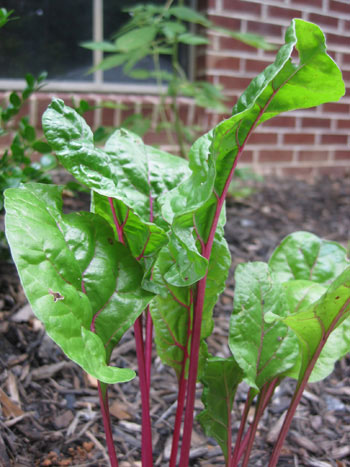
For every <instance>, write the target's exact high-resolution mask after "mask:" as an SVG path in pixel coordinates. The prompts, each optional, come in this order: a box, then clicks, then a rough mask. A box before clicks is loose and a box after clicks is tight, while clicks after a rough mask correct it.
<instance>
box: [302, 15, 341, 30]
mask: <svg viewBox="0 0 350 467" xmlns="http://www.w3.org/2000/svg"><path fill="white" fill-rule="evenodd" d="M309 20H310V21H311V22H313V23H316V24H317V25H318V26H321V27H322V26H331V27H333V28H337V27H338V22H339V20H338V18H334V17H332V15H327V16H326V15H317V14H316V13H311V14H310V15H309Z"/></svg>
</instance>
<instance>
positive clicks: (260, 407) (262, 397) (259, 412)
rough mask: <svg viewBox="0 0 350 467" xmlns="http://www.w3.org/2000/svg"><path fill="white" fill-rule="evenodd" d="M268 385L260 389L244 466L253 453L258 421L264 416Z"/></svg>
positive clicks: (243, 466)
mask: <svg viewBox="0 0 350 467" xmlns="http://www.w3.org/2000/svg"><path fill="white" fill-rule="evenodd" d="M268 387H269V386H268V384H264V386H263V387H262V388H261V391H260V394H259V399H258V403H257V406H256V408H255V414H254V420H253V423H252V425H251V427H250V430H249V436H248V443H247V446H246V449H245V455H244V460H243V464H242V467H247V466H248V462H249V457H250V453H251V450H252V447H253V443H254V438H255V434H256V430H257V428H258V423H259V420H260V418H261V416H262V414H263V412H264V400H265V396H266V393H267V390H268Z"/></svg>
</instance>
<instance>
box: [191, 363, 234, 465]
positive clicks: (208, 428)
mask: <svg viewBox="0 0 350 467" xmlns="http://www.w3.org/2000/svg"><path fill="white" fill-rule="evenodd" d="M241 381H242V371H241V369H240V368H239V366H238V365H237V363H236V362H235V360H234V359H233V358H232V357H231V358H227V359H224V358H219V357H210V358H209V359H208V360H207V362H206V365H205V368H204V373H203V375H202V383H203V385H204V389H203V394H202V401H203V404H204V407H205V408H204V410H203V411H202V412H201V413H200V414H199V415H198V417H197V418H198V420H199V422H200V424H201V426H202V428H203V430H204V432H205V434H206V435H207V436H211V437H213V438H214V439H215V440H216V441H217V442H218V444H219V445H220V447H221V449H222V451H223V453H224V456H225V459H226V461H227V460H228V457H229V452H231V439H230V438H229V437H228V433H229V432H230V430H231V423H230V416H231V411H232V404H233V399H234V396H235V393H236V389H237V386H238V384H239V383H240V382H241Z"/></svg>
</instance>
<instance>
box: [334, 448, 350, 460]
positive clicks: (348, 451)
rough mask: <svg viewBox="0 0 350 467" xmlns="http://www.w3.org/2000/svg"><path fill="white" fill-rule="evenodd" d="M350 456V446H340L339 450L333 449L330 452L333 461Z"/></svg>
mask: <svg viewBox="0 0 350 467" xmlns="http://www.w3.org/2000/svg"><path fill="white" fill-rule="evenodd" d="M349 455H350V446H349V445H346V446H340V447H339V448H335V449H333V450H332V457H333V458H334V459H343V458H344V457H347V456H349Z"/></svg>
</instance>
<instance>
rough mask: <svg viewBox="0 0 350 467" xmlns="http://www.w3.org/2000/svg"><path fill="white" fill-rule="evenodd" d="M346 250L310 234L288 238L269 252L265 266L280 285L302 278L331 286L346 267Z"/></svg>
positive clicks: (292, 235)
mask: <svg viewBox="0 0 350 467" xmlns="http://www.w3.org/2000/svg"><path fill="white" fill-rule="evenodd" d="M348 264H349V262H348V260H347V257H346V249H345V248H344V247H343V246H341V245H339V243H336V242H331V241H329V240H324V239H321V238H319V237H317V236H316V235H314V234H312V233H310V232H295V233H292V234H290V235H288V236H287V237H286V238H285V239H284V240H283V241H282V242H281V243H280V245H279V246H278V247H277V248H276V249H275V251H274V252H273V253H272V255H271V258H270V260H269V266H270V268H271V270H272V271H273V273H274V274H275V276H276V278H277V279H278V280H279V281H280V282H286V281H290V280H292V279H302V280H308V281H313V282H317V283H319V284H329V283H331V282H332V281H333V280H334V279H335V278H336V277H337V276H338V275H339V274H340V273H341V272H342V271H343V270H344V269H345V268H346V267H347V266H348Z"/></svg>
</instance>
